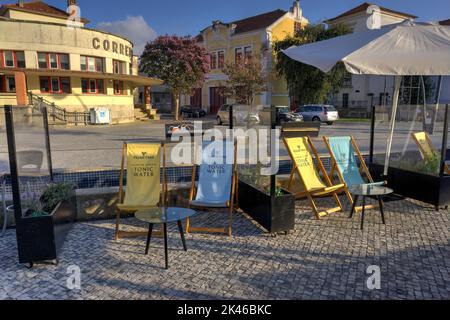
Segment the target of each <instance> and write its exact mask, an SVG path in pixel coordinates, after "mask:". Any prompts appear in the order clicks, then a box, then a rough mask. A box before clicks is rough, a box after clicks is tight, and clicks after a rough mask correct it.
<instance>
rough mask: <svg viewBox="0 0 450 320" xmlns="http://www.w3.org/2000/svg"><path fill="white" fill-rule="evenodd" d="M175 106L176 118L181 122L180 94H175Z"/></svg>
mask: <svg viewBox="0 0 450 320" xmlns="http://www.w3.org/2000/svg"><path fill="white" fill-rule="evenodd" d="M173 106H174V113H175V114H174V116H175V120H176V121H178V120H180V94H179V93H177V92H173Z"/></svg>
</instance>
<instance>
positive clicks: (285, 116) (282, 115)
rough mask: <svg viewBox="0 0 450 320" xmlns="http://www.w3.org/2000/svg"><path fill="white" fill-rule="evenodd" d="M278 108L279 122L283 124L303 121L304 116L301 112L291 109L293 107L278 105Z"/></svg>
mask: <svg viewBox="0 0 450 320" xmlns="http://www.w3.org/2000/svg"><path fill="white" fill-rule="evenodd" d="M275 108H276V109H277V123H278V124H283V123H288V122H303V116H302V115H301V114H300V113H295V112H292V111H291V108H289V107H286V106H276V107H275Z"/></svg>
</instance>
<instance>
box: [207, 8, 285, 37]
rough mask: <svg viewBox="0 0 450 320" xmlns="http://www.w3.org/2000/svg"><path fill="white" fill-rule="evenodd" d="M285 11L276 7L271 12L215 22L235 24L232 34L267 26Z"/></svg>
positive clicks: (228, 24) (226, 24) (227, 24)
mask: <svg viewBox="0 0 450 320" xmlns="http://www.w3.org/2000/svg"><path fill="white" fill-rule="evenodd" d="M286 13H287V11H284V10H281V9H277V10H274V11H271V12H266V13H263V14H259V15H257V16H253V17H249V18H245V19H241V20H237V21H233V22H230V23H223V22H221V21H217V23H219V24H222V25H225V26H231V25H233V24H235V25H236V29H235V32H234V34H239V33H244V32H250V31H255V30H259V29H264V28H267V27H269V26H270V25H272V24H273V23H274V22H276V21H277V20H278V19H280V18H281V17H283V16H284V15H285V14H286ZM208 28H209V27H208ZM208 28H206V29H208ZM206 29H204V30H203V31H205V30H206ZM203 31H202V32H203Z"/></svg>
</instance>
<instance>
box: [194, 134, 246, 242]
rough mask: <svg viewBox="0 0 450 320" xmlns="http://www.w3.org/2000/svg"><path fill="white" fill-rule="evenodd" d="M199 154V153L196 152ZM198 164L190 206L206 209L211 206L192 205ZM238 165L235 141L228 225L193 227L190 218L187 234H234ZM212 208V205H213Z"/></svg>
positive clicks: (195, 169) (195, 166) (195, 175)
mask: <svg viewBox="0 0 450 320" xmlns="http://www.w3.org/2000/svg"><path fill="white" fill-rule="evenodd" d="M195 154H197V153H195ZM197 167H198V166H197V165H196V164H194V167H193V169H192V186H191V192H190V195H189V208H197V209H201V208H203V209H205V208H209V207H198V206H194V205H192V204H191V203H192V201H194V199H195V197H196V196H197V184H196V178H197ZM237 194H238V166H237V141H234V163H233V176H232V180H231V192H230V200H229V202H228V203H227V207H226V209H228V226H227V227H225V228H200V227H192V226H191V221H190V219H189V218H188V219H187V220H186V234H190V233H219V234H227V235H228V236H229V237H232V236H233V214H234V212H235V208H236V207H237V203H238V200H237V199H238V196H237ZM211 208H212V207H211Z"/></svg>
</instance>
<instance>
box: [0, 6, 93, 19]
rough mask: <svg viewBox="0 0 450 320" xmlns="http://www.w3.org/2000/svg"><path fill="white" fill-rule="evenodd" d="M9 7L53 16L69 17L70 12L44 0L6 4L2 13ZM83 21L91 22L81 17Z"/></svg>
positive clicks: (0, 10)
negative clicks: (21, 3)
mask: <svg viewBox="0 0 450 320" xmlns="http://www.w3.org/2000/svg"><path fill="white" fill-rule="evenodd" d="M8 9H13V10H17V11H23V12H29V13H37V14H42V15H46V16H51V17H58V18H67V17H69V14H68V13H67V12H66V11H64V10H61V9H58V8H56V7H53V6H51V5H49V4H46V3H45V2H43V1H33V2H24V3H23V6H20V5H19V4H18V3H16V4H5V5H2V6H1V7H0V14H1V13H3V12H5V11H6V10H8ZM81 20H82V22H84V23H87V22H89V21H88V20H86V19H81Z"/></svg>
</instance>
